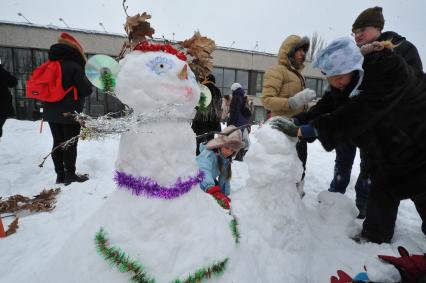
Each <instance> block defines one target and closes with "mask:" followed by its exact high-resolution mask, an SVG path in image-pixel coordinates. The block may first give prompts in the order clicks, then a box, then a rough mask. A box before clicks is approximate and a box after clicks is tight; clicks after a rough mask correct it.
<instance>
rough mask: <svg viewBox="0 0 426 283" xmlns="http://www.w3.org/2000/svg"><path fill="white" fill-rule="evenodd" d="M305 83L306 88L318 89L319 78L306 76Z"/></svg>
mask: <svg viewBox="0 0 426 283" xmlns="http://www.w3.org/2000/svg"><path fill="white" fill-rule="evenodd" d="M305 85H306V88H310V89H313V90H316V89H317V80H316V79H312V78H306V80H305Z"/></svg>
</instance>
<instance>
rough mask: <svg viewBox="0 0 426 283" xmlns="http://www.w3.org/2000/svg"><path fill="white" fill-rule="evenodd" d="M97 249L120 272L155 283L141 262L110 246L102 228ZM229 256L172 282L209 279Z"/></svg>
mask: <svg viewBox="0 0 426 283" xmlns="http://www.w3.org/2000/svg"><path fill="white" fill-rule="evenodd" d="M95 243H96V249H97V251H98V253H99V254H100V255H101V256H102V257H103V258H104V259H105V260H106V261H108V262H109V263H110V265H115V266H117V268H118V270H119V271H120V272H123V273H124V272H131V273H133V276H132V278H131V280H132V281H133V282H137V283H155V280H154V279H152V278H150V277H149V276H148V275H147V273H146V272H145V271H144V267H143V266H142V264H140V263H139V262H137V261H135V260H132V259H130V257H129V256H128V255H127V254H126V253H125V252H124V251H122V250H121V249H120V248H118V247H110V246H109V241H108V239H107V236H106V232H105V230H104V229H103V228H101V229H100V230H99V231H98V232H97V233H96V236H95ZM228 260H229V259H228V258H225V259H224V260H223V261H220V262H217V263H215V264H213V265H211V266H209V267H201V268H199V269H197V270H196V271H195V272H194V273H193V274H189V275H188V277H187V278H186V279H184V280H180V279H175V280H173V281H172V283H199V282H201V280H204V279H209V278H211V277H212V276H213V275H216V276H219V275H221V274H222V273H223V272H224V271H225V269H226V265H227V263H228Z"/></svg>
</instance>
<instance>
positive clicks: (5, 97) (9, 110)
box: [0, 64, 18, 119]
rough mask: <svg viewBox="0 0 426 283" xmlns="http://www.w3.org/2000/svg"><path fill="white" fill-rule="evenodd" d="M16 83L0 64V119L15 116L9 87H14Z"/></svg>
mask: <svg viewBox="0 0 426 283" xmlns="http://www.w3.org/2000/svg"><path fill="white" fill-rule="evenodd" d="M17 83H18V82H17V80H16V78H15V77H14V76H12V75H11V74H10V73H9V72H8V71H6V70H5V69H4V68H3V66H2V65H1V64H0V119H6V118H9V117H12V116H15V110H14V109H13V106H12V95H11V94H10V91H9V87H15V86H16V84H17Z"/></svg>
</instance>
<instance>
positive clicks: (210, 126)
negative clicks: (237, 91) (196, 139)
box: [191, 82, 222, 135]
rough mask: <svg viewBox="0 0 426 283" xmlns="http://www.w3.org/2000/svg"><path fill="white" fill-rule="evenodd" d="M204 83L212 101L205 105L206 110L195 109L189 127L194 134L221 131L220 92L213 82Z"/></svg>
mask: <svg viewBox="0 0 426 283" xmlns="http://www.w3.org/2000/svg"><path fill="white" fill-rule="evenodd" d="M204 85H205V86H206V87H207V88H208V89H209V90H210V92H211V94H212V101H211V102H210V104H209V105H208V106H207V111H206V112H201V111H197V113H195V117H194V119H193V120H192V125H191V127H192V130H193V131H194V133H195V134H196V135H201V134H205V133H208V132H212V131H215V132H220V131H221V126H220V117H221V114H222V94H221V92H220V90H219V89H218V88H217V87H216V86H215V85H214V83H213V82H207V83H205V84H204Z"/></svg>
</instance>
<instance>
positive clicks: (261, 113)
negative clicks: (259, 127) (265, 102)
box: [254, 106, 265, 122]
mask: <svg viewBox="0 0 426 283" xmlns="http://www.w3.org/2000/svg"><path fill="white" fill-rule="evenodd" d="M254 120H255V121H256V122H259V121H263V120H265V108H263V107H262V106H255V107H254Z"/></svg>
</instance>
